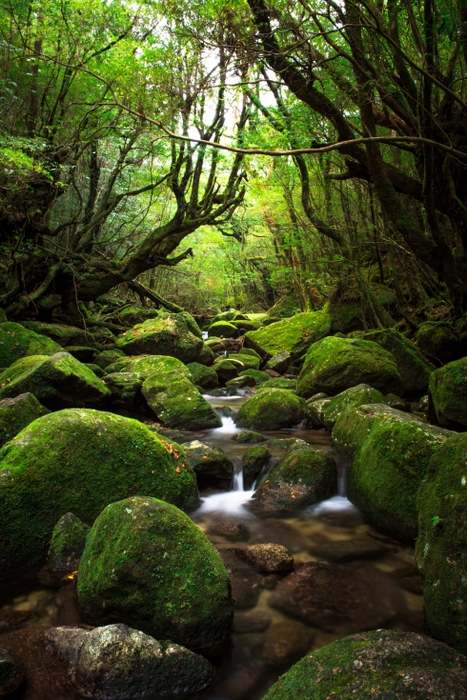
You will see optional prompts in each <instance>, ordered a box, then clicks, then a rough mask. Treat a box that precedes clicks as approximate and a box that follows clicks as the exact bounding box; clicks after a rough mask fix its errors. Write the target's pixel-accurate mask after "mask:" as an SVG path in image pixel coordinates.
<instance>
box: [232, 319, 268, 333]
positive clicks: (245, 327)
mask: <svg viewBox="0 0 467 700" xmlns="http://www.w3.org/2000/svg"><path fill="white" fill-rule="evenodd" d="M231 323H232V326H235V328H236V329H237V330H238V331H239V333H241V334H242V335H244V334H245V333H246V332H247V331H257V330H258V328H261V323H257V322H256V321H250V320H249V319H247V318H246V317H245V318H243V319H241V320H237V319H236V318H235V319H234V320H233V321H232V322H231ZM242 331H243V333H242Z"/></svg>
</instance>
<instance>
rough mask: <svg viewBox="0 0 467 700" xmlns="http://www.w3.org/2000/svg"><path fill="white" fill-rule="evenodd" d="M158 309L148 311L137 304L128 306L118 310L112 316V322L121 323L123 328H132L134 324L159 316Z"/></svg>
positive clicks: (148, 309)
mask: <svg viewBox="0 0 467 700" xmlns="http://www.w3.org/2000/svg"><path fill="white" fill-rule="evenodd" d="M160 313H161V312H160V311H159V310H158V309H150V308H147V307H145V306H140V305H139V304H129V305H128V306H125V307H124V308H123V309H119V310H118V311H117V312H115V314H114V315H113V317H112V318H113V320H114V321H116V322H117V323H121V324H123V325H124V326H127V327H128V326H134V325H135V324H136V323H142V322H143V321H147V320H149V319H154V318H157V317H158V316H159V315H160Z"/></svg>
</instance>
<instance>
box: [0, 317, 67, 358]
mask: <svg viewBox="0 0 467 700" xmlns="http://www.w3.org/2000/svg"><path fill="white" fill-rule="evenodd" d="M62 350H63V348H62V347H61V346H60V345H58V343H56V342H54V341H53V340H51V338H48V337H47V336H46V335H41V334H40V333H35V332H34V331H30V330H28V329H27V328H25V327H24V326H22V325H21V324H19V323H10V322H8V321H7V322H5V323H0V367H9V366H10V365H12V364H13V362H16V360H19V359H20V358H21V357H26V356H27V355H48V356H50V355H55V353H57V352H61V351H62Z"/></svg>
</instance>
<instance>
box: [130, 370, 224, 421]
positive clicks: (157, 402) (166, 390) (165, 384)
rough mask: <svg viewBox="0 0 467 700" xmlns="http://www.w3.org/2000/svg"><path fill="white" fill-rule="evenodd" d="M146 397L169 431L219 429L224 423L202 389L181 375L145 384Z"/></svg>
mask: <svg viewBox="0 0 467 700" xmlns="http://www.w3.org/2000/svg"><path fill="white" fill-rule="evenodd" d="M142 391H143V396H144V397H145V399H146V401H147V403H148V405H149V406H150V408H151V409H152V410H153V411H154V413H155V414H156V416H157V418H158V419H159V420H160V421H161V422H162V423H163V424H164V425H165V426H167V427H168V428H180V429H182V430H203V429H204V428H219V427H220V426H221V425H222V421H221V419H220V418H219V416H218V415H217V413H216V412H215V411H214V409H213V408H212V407H211V406H210V404H209V403H208V402H207V401H206V399H205V398H203V396H202V395H201V394H200V393H199V391H198V389H197V388H196V387H195V386H194V384H192V383H191V382H190V380H189V379H186V378H185V377H180V375H179V373H178V372H177V371H174V372H165V373H164V374H160V375H152V376H150V377H149V378H148V379H146V381H145V382H144V384H143V389H142Z"/></svg>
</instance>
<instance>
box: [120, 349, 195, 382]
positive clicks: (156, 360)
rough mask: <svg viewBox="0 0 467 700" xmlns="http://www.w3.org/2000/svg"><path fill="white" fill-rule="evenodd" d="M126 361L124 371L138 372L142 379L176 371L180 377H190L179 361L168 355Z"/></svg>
mask: <svg viewBox="0 0 467 700" xmlns="http://www.w3.org/2000/svg"><path fill="white" fill-rule="evenodd" d="M127 359H128V360H129V362H128V363H127V364H126V365H125V370H124V371H125V372H138V374H141V375H142V376H143V378H144V379H147V378H148V377H151V376H152V375H153V374H156V375H159V374H164V373H165V372H173V371H176V372H177V373H178V375H179V376H180V377H187V378H189V377H190V372H189V370H188V368H187V367H186V365H185V364H184V363H183V362H182V361H181V360H178V359H177V358H176V357H171V356H170V355H142V356H141V357H137V356H136V357H129V358H127ZM107 371H108V370H107ZM120 371H121V370H120Z"/></svg>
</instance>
